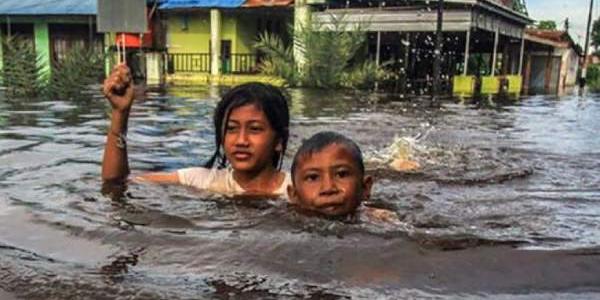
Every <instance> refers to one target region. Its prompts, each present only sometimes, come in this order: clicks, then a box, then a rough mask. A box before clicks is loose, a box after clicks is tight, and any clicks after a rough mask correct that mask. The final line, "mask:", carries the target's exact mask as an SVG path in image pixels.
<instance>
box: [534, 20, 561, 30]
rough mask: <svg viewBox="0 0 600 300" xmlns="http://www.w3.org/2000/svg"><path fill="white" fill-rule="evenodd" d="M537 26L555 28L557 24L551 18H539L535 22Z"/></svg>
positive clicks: (544, 28)
mask: <svg viewBox="0 0 600 300" xmlns="http://www.w3.org/2000/svg"><path fill="white" fill-rule="evenodd" d="M537 28H538V29H541V30H556V29H557V28H558V26H557V25H556V22H554V21H552V20H540V21H539V22H538V24H537Z"/></svg>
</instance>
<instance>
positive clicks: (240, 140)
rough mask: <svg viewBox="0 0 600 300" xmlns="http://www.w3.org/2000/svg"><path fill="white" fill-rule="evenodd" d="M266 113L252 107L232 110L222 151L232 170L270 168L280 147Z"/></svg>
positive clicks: (226, 125) (247, 106)
mask: <svg viewBox="0 0 600 300" xmlns="http://www.w3.org/2000/svg"><path fill="white" fill-rule="evenodd" d="M276 137H277V135H276V133H275V130H273V128H272V127H271V124H270V123H269V120H268V119H267V116H266V115H265V113H264V112H263V111H262V110H261V109H259V108H258V107H257V106H256V105H254V104H247V105H243V106H240V107H237V108H235V109H233V110H232V111H231V114H230V115H229V120H228V122H227V124H225V128H224V138H223V148H224V150H225V156H226V157H227V160H229V162H230V163H231V166H232V167H233V169H234V170H237V171H243V172H260V171H262V170H263V169H265V168H268V167H271V166H272V162H273V156H274V154H275V152H276V151H281V149H282V145H281V142H280V141H279V139H277V138H276Z"/></svg>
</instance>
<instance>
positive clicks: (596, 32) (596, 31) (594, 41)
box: [591, 19, 600, 53]
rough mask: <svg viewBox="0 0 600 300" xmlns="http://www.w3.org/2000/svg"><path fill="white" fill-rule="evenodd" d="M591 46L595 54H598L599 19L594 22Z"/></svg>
mask: <svg viewBox="0 0 600 300" xmlns="http://www.w3.org/2000/svg"><path fill="white" fill-rule="evenodd" d="M591 44H592V46H594V48H596V53H598V50H599V49H598V48H600V19H598V20H596V21H594V25H593V28H592V37H591Z"/></svg>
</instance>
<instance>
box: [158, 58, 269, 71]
mask: <svg viewBox="0 0 600 300" xmlns="http://www.w3.org/2000/svg"><path fill="white" fill-rule="evenodd" d="M257 57H258V56H257V55H256V54H252V53H232V54H229V55H224V56H221V73H222V74H255V73H258V71H259V70H258V63H257ZM167 59H168V60H167V71H168V73H169V74H173V73H177V72H191V73H210V68H211V59H210V53H168V54H167Z"/></svg>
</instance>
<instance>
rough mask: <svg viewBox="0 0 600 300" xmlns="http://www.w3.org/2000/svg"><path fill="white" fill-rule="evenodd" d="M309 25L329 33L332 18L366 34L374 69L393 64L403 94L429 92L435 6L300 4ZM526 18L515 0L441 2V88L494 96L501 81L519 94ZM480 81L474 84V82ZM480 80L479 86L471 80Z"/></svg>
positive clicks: (400, 0) (404, 1)
mask: <svg viewBox="0 0 600 300" xmlns="http://www.w3.org/2000/svg"><path fill="white" fill-rule="evenodd" d="M314 2H320V3H317V4H313V5H312V11H313V12H312V18H311V20H312V22H314V23H316V24H318V25H319V26H322V27H323V28H325V29H326V28H328V27H329V28H331V27H332V23H333V22H337V21H336V20H343V22H345V23H347V24H350V25H351V26H348V27H347V28H349V30H351V29H352V28H355V27H361V28H363V29H364V30H366V31H368V32H369V41H370V46H369V49H370V51H369V53H371V55H372V56H373V59H375V60H376V61H377V62H379V63H381V64H385V63H390V62H391V63H392V64H393V65H399V67H396V70H400V72H401V73H402V75H403V78H404V79H403V80H404V82H405V83H403V84H400V85H399V88H400V89H405V88H407V90H406V91H405V92H411V91H412V92H414V93H427V92H428V91H429V89H430V88H431V83H432V80H431V76H432V73H433V61H434V57H435V56H434V44H435V43H434V41H435V32H436V25H437V13H436V6H437V1H410V0H396V1H343V0H330V1H308V3H309V4H310V3H314ZM531 23H532V20H531V19H530V18H529V17H528V16H527V13H526V11H525V10H524V5H523V3H522V2H521V1H518V0H446V1H445V6H444V18H443V24H442V30H443V35H444V44H443V50H442V54H441V55H442V64H443V82H444V87H443V88H444V89H445V90H446V91H451V90H454V92H456V93H461V94H463V93H464V94H473V93H474V92H475V90H476V89H478V90H480V91H481V92H483V93H498V92H499V91H500V83H501V76H502V77H503V78H507V80H508V81H509V82H510V83H509V89H510V90H511V91H514V92H518V91H520V90H521V83H522V81H521V76H520V75H521V70H522V65H523V56H524V43H525V28H526V27H527V25H528V24H531ZM479 78H480V80H476V79H479ZM477 82H479V83H480V87H479V86H477V85H476V83H477Z"/></svg>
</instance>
